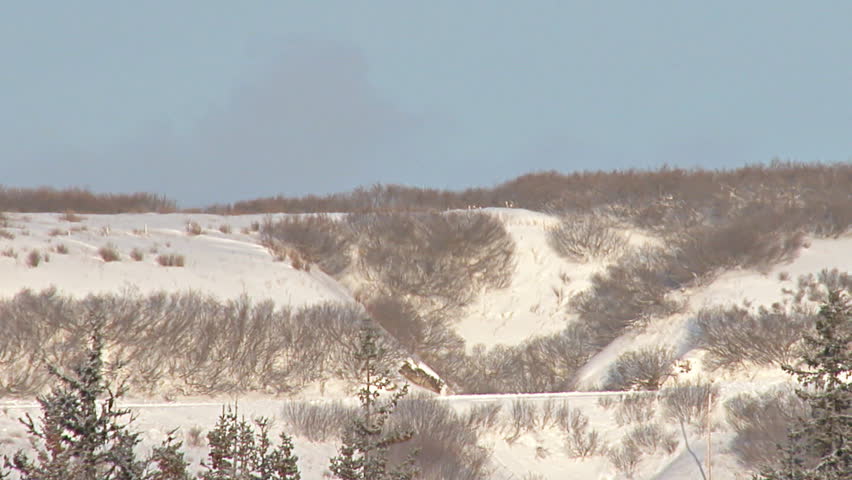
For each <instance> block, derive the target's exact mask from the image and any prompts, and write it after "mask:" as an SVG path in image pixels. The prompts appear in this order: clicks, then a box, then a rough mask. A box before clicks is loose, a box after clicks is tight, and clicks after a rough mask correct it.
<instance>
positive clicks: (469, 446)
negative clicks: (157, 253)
mask: <svg viewBox="0 0 852 480" xmlns="http://www.w3.org/2000/svg"><path fill="white" fill-rule="evenodd" d="M389 423H390V425H388V429H389V430H392V429H393V428H406V429H412V430H413V431H414V432H415V435H414V437H413V438H412V439H411V440H410V441H408V442H407V443H406V445H405V448H406V449H409V448H414V449H416V450H417V451H418V454H417V461H418V464H419V466H420V474H419V475H418V478H423V479H429V480H439V479H446V478H453V479H460V480H476V479H480V478H484V477H485V476H486V475H487V474H488V466H489V464H488V463H489V462H488V460H489V457H490V452H489V451H488V450H487V449H485V448H482V447H480V446H479V444H478V432H477V429H476V428H474V427H473V426H471V425H470V423H469V422H468V421H467V419H466V417H465V416H463V415H460V414H458V413H456V412H455V411H454V410H453V409H452V408H451V407H449V406H448V405H447V404H446V403H444V402H439V401H437V400H435V399H433V398H427V397H412V398H406V399H403V400H402V401H401V402H400V403H399V405H398V406H397V409H396V410H395V411H394V415H393V416H392V417H391V421H390V422H389ZM390 453H391V455H390V456H391V458H392V460H400V459H402V458H404V457H405V455H407V453H408V452H407V451H403V450H402V449H401V448H400V449H397V448H394V447H392V448H391V452H390Z"/></svg>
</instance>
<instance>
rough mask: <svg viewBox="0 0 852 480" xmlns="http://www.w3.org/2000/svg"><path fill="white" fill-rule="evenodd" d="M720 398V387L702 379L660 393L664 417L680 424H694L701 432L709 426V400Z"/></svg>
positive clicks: (679, 384) (677, 385) (678, 384)
mask: <svg viewBox="0 0 852 480" xmlns="http://www.w3.org/2000/svg"><path fill="white" fill-rule="evenodd" d="M710 395H713V396H714V397H717V398H718V395H719V386H718V385H716V384H715V383H712V382H706V381H704V380H701V379H696V380H688V381H685V382H680V383H677V384H675V385H673V386H671V387H668V388H665V389H664V390H662V391H661V392H660V397H661V398H662V400H663V415H664V416H665V417H666V418H667V419H669V420H672V421H676V422H678V423H680V424H692V425H693V426H695V427H697V428H698V429H700V430H703V429H705V428H706V426H707V415H708V414H709V413H710V412H709V411H708V406H709V405H708V399H709V398H710Z"/></svg>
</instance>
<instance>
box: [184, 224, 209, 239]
mask: <svg viewBox="0 0 852 480" xmlns="http://www.w3.org/2000/svg"><path fill="white" fill-rule="evenodd" d="M185 229H186V233H187V235H192V236H195V235H201V234H202V233H204V228H202V227H201V224H200V223H198V222H195V221H192V220H189V221H187V222H186V225H185Z"/></svg>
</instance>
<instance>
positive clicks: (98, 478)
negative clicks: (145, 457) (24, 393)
mask: <svg viewBox="0 0 852 480" xmlns="http://www.w3.org/2000/svg"><path fill="white" fill-rule="evenodd" d="M86 322H87V327H89V329H90V331H92V335H91V343H90V345H89V346H88V347H87V350H86V352H85V358H84V359H83V360H82V361H81V362H80V363H78V364H77V365H74V366H73V367H72V369H71V372H70V373H65V372H62V371H60V370H59V369H58V368H56V367H53V366H50V367H49V371H50V373H51V375H53V376H54V377H56V378H57V380H59V385H58V386H57V387H55V388H53V389H52V391H51V393H50V394H48V395H45V396H40V397H38V403H39V405H40V407H41V411H42V416H41V419H40V422H36V421H34V420H33V419H32V418H31V417H30V415H29V414H27V415H26V418H24V419H21V423H23V424H24V425H25V426H26V428H27V431H28V432H29V435H30V437H31V438H32V439H33V440H34V442H33V443H34V445H35V446H36V458H35V459H34V460H33V459H30V458H29V457H28V456H27V455H26V454H24V453H23V452H22V451H19V452H17V453H16V454H15V455H14V456H13V458H12V459H11V460H10V459H8V458H6V460H5V463H6V466H7V467H10V468H11V469H12V470H13V471H17V472H18V474H19V475H20V478H21V479H22V480H30V479H32V480H36V479H38V480H60V479H61V480H112V479H116V480H137V479H139V480H141V479H143V477H144V472H145V463H146V462H144V461H140V460H138V459H137V458H136V456H135V454H134V452H133V449H134V447H135V446H136V445H138V444H139V442H140V439H139V434H138V433H134V432H131V431H130V430H128V428H127V425H128V424H129V423H130V422H132V420H133V419H132V417H131V418H130V419H129V420H128V421H127V422H123V421H122V420H121V419H122V418H123V417H127V416H129V414H130V412H129V411H128V410H123V409H119V408H117V407H116V399H117V398H119V397H120V396H121V395H122V394H123V393H124V391H123V390H122V389H119V390H118V391H113V390H111V389H110V388H109V387H108V386H107V384H106V382H105V381H104V378H103V358H102V350H103V335H102V334H101V328H102V325H103V324H104V322H103V318H102V316H101V315H100V314H99V313H98V312H97V311H96V310H94V309H92V310H90V311H89V312H88V314H87V317H86ZM100 398H104V399H103V400H102V401H101V402H100V405H99V399H100Z"/></svg>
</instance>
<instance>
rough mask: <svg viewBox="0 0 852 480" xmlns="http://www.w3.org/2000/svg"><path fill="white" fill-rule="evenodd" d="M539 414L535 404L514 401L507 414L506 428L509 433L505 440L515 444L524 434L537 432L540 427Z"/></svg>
mask: <svg viewBox="0 0 852 480" xmlns="http://www.w3.org/2000/svg"><path fill="white" fill-rule="evenodd" d="M537 413H538V412H537V411H536V408H535V405H534V404H532V403H530V402H527V401H524V400H523V399H515V400H513V401H512V404H511V406H510V407H509V411H508V412H507V414H508V416H507V419H506V427H505V430H506V432H507V433H506V435H505V436H504V437H503V438H504V439H505V440H506V441H507V442H509V443H513V442H514V441H515V440H517V439H518V438H520V436H521V435H523V434H524V433H527V432H531V431H533V430H535V429H536V428H537V427H538V418H537Z"/></svg>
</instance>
